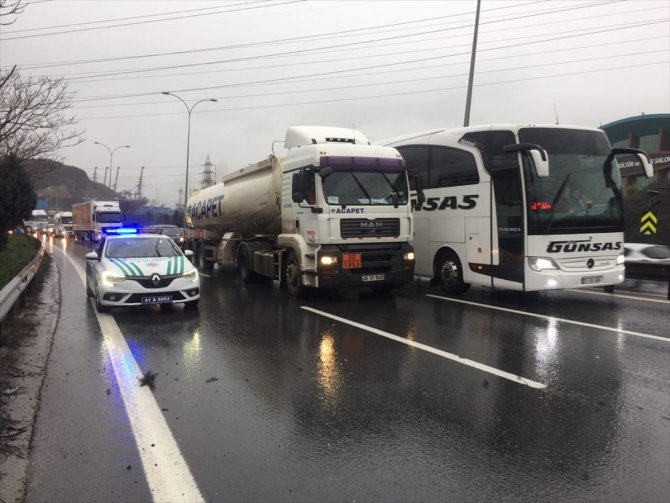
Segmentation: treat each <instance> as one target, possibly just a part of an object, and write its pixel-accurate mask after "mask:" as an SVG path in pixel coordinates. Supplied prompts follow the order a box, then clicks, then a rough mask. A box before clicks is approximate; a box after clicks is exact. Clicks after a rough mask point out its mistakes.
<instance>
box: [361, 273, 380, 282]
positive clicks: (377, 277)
mask: <svg viewBox="0 0 670 503" xmlns="http://www.w3.org/2000/svg"><path fill="white" fill-rule="evenodd" d="M363 281H384V275H383V274H364V275H363Z"/></svg>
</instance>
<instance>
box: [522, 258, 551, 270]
mask: <svg viewBox="0 0 670 503" xmlns="http://www.w3.org/2000/svg"><path fill="white" fill-rule="evenodd" d="M528 267H530V268H531V269H532V270H533V271H538V272H540V271H546V270H550V269H558V265H557V264H556V262H554V261H553V260H552V259H550V258H544V257H528Z"/></svg>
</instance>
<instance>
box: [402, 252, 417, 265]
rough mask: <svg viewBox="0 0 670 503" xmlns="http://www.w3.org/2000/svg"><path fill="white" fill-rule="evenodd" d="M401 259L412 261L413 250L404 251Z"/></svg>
mask: <svg viewBox="0 0 670 503" xmlns="http://www.w3.org/2000/svg"><path fill="white" fill-rule="evenodd" d="M402 259H403V260H404V261H405V262H414V252H413V251H411V252H405V254H404V255H403V256H402Z"/></svg>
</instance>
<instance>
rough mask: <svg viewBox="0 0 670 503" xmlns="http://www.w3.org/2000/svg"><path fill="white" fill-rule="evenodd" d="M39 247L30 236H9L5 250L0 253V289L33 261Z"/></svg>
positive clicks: (37, 242)
mask: <svg viewBox="0 0 670 503" xmlns="http://www.w3.org/2000/svg"><path fill="white" fill-rule="evenodd" d="M39 246H40V244H39V241H37V240H36V239H35V238H32V237H30V236H25V235H18V236H17V235H15V234H12V235H11V236H9V240H8V241H7V248H5V249H4V250H3V251H0V289H2V288H3V287H4V286H5V285H6V284H7V283H9V281H10V280H11V279H12V278H13V277H14V276H16V275H17V274H18V273H19V272H20V271H21V269H23V268H24V267H25V266H26V265H27V264H28V263H29V262H30V261H31V260H32V259H33V257H34V256H35V252H36V251H37V249H38V248H39Z"/></svg>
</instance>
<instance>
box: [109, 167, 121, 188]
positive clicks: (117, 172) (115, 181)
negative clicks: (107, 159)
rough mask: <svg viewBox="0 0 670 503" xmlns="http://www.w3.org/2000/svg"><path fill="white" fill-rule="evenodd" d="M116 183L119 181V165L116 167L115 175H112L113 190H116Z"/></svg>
mask: <svg viewBox="0 0 670 503" xmlns="http://www.w3.org/2000/svg"><path fill="white" fill-rule="evenodd" d="M110 178H111V176H110ZM118 183H119V166H117V167H116V176H115V177H114V192H116V186H117V184H118Z"/></svg>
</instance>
